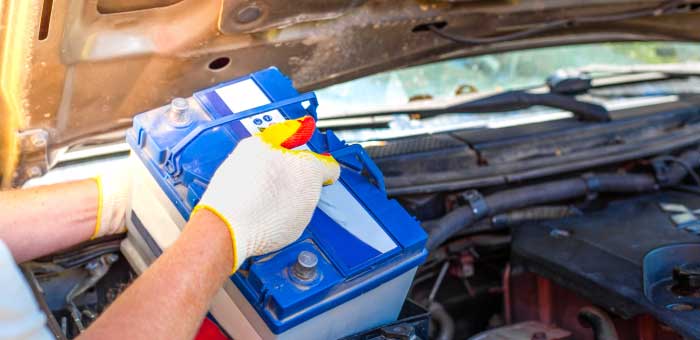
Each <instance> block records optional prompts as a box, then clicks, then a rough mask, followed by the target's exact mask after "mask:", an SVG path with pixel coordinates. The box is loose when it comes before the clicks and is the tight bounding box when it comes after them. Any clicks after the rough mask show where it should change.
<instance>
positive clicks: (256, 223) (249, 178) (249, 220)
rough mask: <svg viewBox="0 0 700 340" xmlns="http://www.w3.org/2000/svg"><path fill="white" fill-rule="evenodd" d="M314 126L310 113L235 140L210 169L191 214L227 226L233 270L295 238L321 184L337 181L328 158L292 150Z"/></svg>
mask: <svg viewBox="0 0 700 340" xmlns="http://www.w3.org/2000/svg"><path fill="white" fill-rule="evenodd" d="M314 129H315V123H314V121H313V118H311V117H308V116H307V117H304V118H302V119H298V120H288V121H285V122H282V123H278V124H273V125H271V126H270V127H268V128H267V129H265V131H263V132H262V133H258V134H256V135H255V136H252V137H250V138H246V139H244V140H242V141H241V142H240V143H238V145H237V146H236V148H235V149H234V150H233V152H232V153H231V154H230V155H229V156H228V158H227V159H226V160H224V162H223V163H222V164H221V165H220V166H219V168H218V169H217V170H216V172H215V173H214V176H213V177H212V179H211V181H210V182H209V186H208V188H207V190H206V192H205V193H204V195H203V196H202V199H201V200H200V202H199V204H198V205H197V206H196V207H195V209H194V211H193V212H192V215H194V214H195V213H197V211H199V210H201V209H206V210H209V211H211V212H212V213H214V214H215V215H217V216H218V217H219V218H221V219H222V220H223V221H224V223H226V225H227V226H228V227H229V231H230V233H231V241H232V242H233V252H234V258H233V259H234V261H233V262H234V263H233V272H235V271H236V270H237V269H238V267H240V265H241V264H242V263H243V261H245V259H246V258H248V257H250V256H255V255H263V254H266V253H269V252H272V251H275V250H278V249H280V248H282V247H284V246H286V245H288V244H290V243H292V242H294V241H295V240H296V239H298V238H299V236H300V235H301V233H302V232H303V231H304V228H305V227H306V225H307V224H309V221H310V220H311V215H312V214H313V211H314V209H315V208H316V205H317V204H318V200H319V197H320V195H321V186H322V185H324V184H332V183H333V182H335V181H336V180H337V179H338V176H339V174H340V168H339V166H338V163H337V162H336V161H335V160H334V159H333V158H332V157H331V156H328V155H319V154H316V153H313V152H311V151H307V150H290V149H292V148H294V147H297V146H300V145H303V144H305V143H306V142H307V141H308V140H309V138H311V135H312V134H313V131H314Z"/></svg>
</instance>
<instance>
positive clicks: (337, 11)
mask: <svg viewBox="0 0 700 340" xmlns="http://www.w3.org/2000/svg"><path fill="white" fill-rule="evenodd" d="M698 6H700V2H699V3H698V4H693V3H688V2H684V1H627V0H618V1H594V2H586V1H566V0H557V1H470V0H430V1H428V0H425V1H412V0H411V1H409V0H405V1H402V0H398V1H371V0H299V1H286V0H221V1H201V0H133V1H119V0H78V1H52V0H43V1H40V0H6V1H4V2H3V3H2V6H1V7H0V15H1V17H2V20H3V30H2V33H1V36H0V40H1V42H2V44H1V45H0V50H1V52H2V65H1V67H0V85H1V86H0V91H2V96H1V98H0V105H1V106H2V119H3V121H2V124H1V127H0V143H1V144H0V147H1V149H0V176H2V184H3V186H5V187H7V186H10V185H13V184H15V185H16V184H18V183H21V182H23V181H24V180H26V179H27V178H30V177H33V176H37V175H40V174H41V173H43V172H44V171H46V169H47V168H49V167H50V166H51V164H52V162H53V160H54V159H55V158H56V155H57V154H59V153H61V152H62V151H63V150H66V148H67V147H70V146H74V145H77V144H94V143H101V142H105V141H109V140H110V139H114V138H121V137H119V134H118V133H116V134H115V133H114V132H115V131H120V130H123V129H124V128H125V127H128V126H129V125H130V118H131V117H132V116H133V115H134V114H136V113H139V112H142V111H144V110H147V109H149V108H153V107H157V106H160V105H163V104H165V103H167V102H168V101H169V99H170V98H172V97H173V96H189V95H190V94H191V93H192V92H193V91H194V90H196V89H200V88H203V87H207V86H209V85H212V84H215V83H218V82H221V81H224V80H227V79H230V78H234V77H238V76H241V75H244V74H247V73H250V72H252V71H255V70H258V69H261V68H264V67H268V66H277V67H278V68H280V69H281V70H282V71H283V72H284V73H286V74H287V75H289V76H290V77H291V78H292V80H293V81H294V84H295V86H296V87H297V88H298V89H300V90H302V91H305V90H312V89H315V88H319V87H321V86H327V85H331V84H334V83H338V82H341V81H346V80H350V79H353V78H357V77H360V76H363V75H367V74H372V73H376V72H379V71H383V70H387V69H392V68H397V67H402V66H407V65H415V64H420V63H425V62H429V61H434V60H441V59H447V58H454V57H459V56H467V55H476V54H486V53H493V52H497V51H506V50H514V49H523V48H531V47H540V46H552V45H562V44H572V43H583V42H597V41H624V40H692V39H696V38H697V33H696V31H697V29H696V26H697V25H696V23H697V19H698V15H700V13H696V12H695V10H696V8H697V7H698ZM630 13H631V14H633V15H630ZM636 13H641V15H636ZM596 17H597V18H601V17H602V18H609V19H610V20H590V18H596ZM579 19H583V20H579ZM557 21H564V24H563V25H560V26H559V27H550V28H549V29H546V30H541V32H534V33H535V34H525V35H518V34H515V35H513V34H512V33H513V32H522V31H527V30H532V29H533V28H535V27H542V26H543V25H546V24H547V23H552V22H557ZM431 24H432V25H434V27H437V28H440V29H442V30H444V31H445V32H449V33H450V34H452V35H456V36H460V37H472V38H483V37H505V38H503V39H499V38H496V39H491V41H487V42H486V43H483V42H482V43H467V44H465V43H458V42H454V41H452V40H449V39H445V38H444V37H441V36H439V35H438V34H435V32H431V31H430V30H428V29H427V27H428V25H431ZM531 33H532V32H531Z"/></svg>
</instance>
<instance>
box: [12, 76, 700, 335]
mask: <svg viewBox="0 0 700 340" xmlns="http://www.w3.org/2000/svg"><path fill="white" fill-rule="evenodd" d="M634 86H635V85H624V86H618V87H615V86H613V87H609V88H603V89H596V90H595V91H599V92H598V93H597V94H598V95H603V92H604V91H609V92H614V91H615V90H620V89H622V88H627V89H629V87H634ZM595 91H592V92H595ZM699 104H700V97H697V95H693V94H690V95H680V96H676V97H674V99H673V100H671V101H668V102H662V103H657V104H651V105H643V106H638V107H633V108H625V109H619V110H611V111H610V116H611V121H610V122H585V121H581V120H578V119H576V118H567V119H559V120H553V121H547V122H542V123H532V124H527V125H519V126H512V127H504V128H497V129H488V130H483V129H466V130H456V131H448V132H444V133H435V134H430V135H419V136H412V137H404V138H400V139H388V140H385V141H381V140H380V141H376V142H375V143H372V144H371V145H367V146H365V150H366V152H367V154H368V155H369V156H370V157H371V158H372V160H373V161H374V162H375V163H376V164H377V166H378V167H379V169H380V170H381V172H382V173H383V175H384V182H385V183H386V192H387V193H388V194H389V196H390V197H393V198H395V199H397V200H398V202H399V203H400V204H401V205H402V206H403V208H404V209H406V210H407V211H408V213H409V214H410V215H412V216H415V217H416V219H417V220H419V221H420V222H421V225H422V227H423V229H424V230H425V231H426V233H427V235H428V241H427V245H426V248H427V249H428V250H429V254H428V257H427V259H426V260H425V262H424V263H423V264H422V265H420V266H419V267H418V269H417V271H416V273H415V277H414V278H413V280H412V282H411V283H410V290H409V291H408V296H407V299H406V300H405V302H404V303H403V307H402V309H401V312H400V314H399V316H398V321H396V322H393V323H389V324H382V325H379V327H378V328H375V327H372V328H371V329H367V330H365V331H362V332H360V333H358V334H356V335H353V336H351V337H349V338H348V339H417V338H420V339H467V338H470V337H472V338H473V339H680V338H683V337H685V338H698V337H700V327H699V326H698V323H697V322H696V320H697V318H698V317H700V314H698V313H700V310H699V309H698V308H700V290H699V289H700V288H699V287H700V285H699V284H698V277H699V276H698V275H700V273H698V263H700V257H699V256H698V254H700V251H698V249H697V247H696V246H697V243H698V242H697V241H698V239H697V238H698V237H699V236H698V235H699V234H700V219H699V218H698V217H699V216H700V212H698V209H700V197H698V192H699V190H698V188H697V186H696V185H700V183H696V182H695V181H697V180H698V176H697V174H695V170H694V168H697V167H698V166H700V151H698V150H697V145H698V142H699V141H700V137H698V136H700V135H698V131H697V130H698V129H700V118H699V117H698V113H699V111H700V106H699ZM365 174H366V171H365ZM370 177H371V176H370ZM372 183H375V184H376V182H372ZM188 197H189V196H188ZM122 242H123V240H121V239H118V238H114V237H112V238H109V239H99V240H95V241H92V242H90V243H88V244H84V245H82V246H80V247H78V248H76V249H71V250H68V251H66V252H63V253H61V254H57V255H54V256H51V257H47V258H43V259H39V260H37V261H34V262H31V263H26V264H24V265H23V270H24V272H25V275H27V277H28V278H29V279H30V280H29V281H30V282H31V283H33V286H34V288H35V290H36V292H38V293H37V296H39V297H40V298H41V300H43V301H44V303H42V306H43V307H44V308H45V309H46V311H47V312H50V314H51V315H53V316H54V318H51V319H50V323H49V324H50V325H51V326H52V330H53V331H54V334H56V335H57V336H58V337H59V338H73V337H74V336H76V335H77V334H79V333H80V330H81V328H84V327H86V326H87V325H89V323H90V322H91V321H92V320H94V318H95V317H96V316H97V315H99V313H100V312H101V311H103V310H104V308H106V306H107V305H108V304H109V303H110V302H111V301H113V300H114V298H115V297H116V296H117V295H118V294H119V293H120V292H121V291H122V290H123V289H124V288H125V287H126V286H127V285H128V283H129V282H130V281H131V280H133V279H134V278H135V277H136V276H137V273H138V272H139V271H140V269H137V270H135V268H133V264H132V265H130V264H129V262H127V261H126V259H125V256H124V253H123V248H120V245H121V244H122Z"/></svg>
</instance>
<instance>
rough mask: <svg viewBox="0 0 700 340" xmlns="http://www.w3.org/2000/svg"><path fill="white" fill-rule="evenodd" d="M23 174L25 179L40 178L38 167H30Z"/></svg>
mask: <svg viewBox="0 0 700 340" xmlns="http://www.w3.org/2000/svg"><path fill="white" fill-rule="evenodd" d="M24 174H25V176H27V178H34V177H39V176H41V168H40V167H38V166H30V167H29V168H27V170H26V171H25V173H24Z"/></svg>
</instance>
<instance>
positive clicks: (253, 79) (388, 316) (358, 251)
mask: <svg viewBox="0 0 700 340" xmlns="http://www.w3.org/2000/svg"><path fill="white" fill-rule="evenodd" d="M317 105H318V103H317V101H316V97H315V95H314V94H313V93H307V94H302V95H300V94H299V93H297V91H296V90H295V89H294V88H293V87H292V85H291V82H290V81H289V79H287V78H286V77H285V76H284V75H282V74H281V73H280V72H279V71H278V70H277V69H276V68H269V69H265V70H262V71H259V72H256V73H253V74H251V75H249V76H246V77H243V78H239V79H236V80H233V81H230V82H226V83H223V84H220V85H217V86H214V87H212V88H208V89H205V90H202V91H199V92H197V93H195V94H194V95H193V97H190V98H187V99H184V100H183V99H177V100H175V101H173V103H172V104H171V105H168V106H165V107H162V108H158V109H154V110H151V111H148V112H145V113H142V114H139V115H137V116H136V117H135V118H134V125H133V129H131V130H130V131H129V132H128V133H127V141H128V142H129V144H130V146H131V148H132V158H137V159H138V160H140V163H141V164H142V165H143V167H144V168H145V169H147V172H146V171H143V173H144V174H147V175H146V176H145V177H149V176H150V177H151V178H150V179H143V180H145V181H155V182H156V183H157V186H155V185H154V187H155V188H158V189H159V190H160V191H162V193H164V194H165V195H162V194H159V195H160V196H158V195H154V196H153V198H149V199H151V200H160V201H165V202H160V203H161V204H163V205H167V206H172V207H174V210H173V211H177V212H178V213H179V215H180V216H181V217H182V221H185V220H187V219H188V218H189V214H190V212H191V210H192V208H193V207H194V206H195V205H196V204H197V202H198V201H199V198H200V197H201V195H202V193H203V192H204V190H205V189H206V187H207V184H208V182H209V179H210V178H211V176H212V175H213V173H214V171H215V170H216V169H217V167H218V166H219V164H220V163H221V162H222V161H223V159H224V158H225V157H226V156H227V155H228V154H229V153H230V152H231V151H232V150H233V149H234V148H235V146H236V144H237V143H238V141H240V140H241V139H243V138H246V137H249V136H251V134H252V133H255V132H257V131H259V130H260V129H264V128H265V127H266V126H268V125H269V124H272V123H275V122H279V121H282V120H285V119H294V118H299V117H302V116H304V115H312V116H313V117H314V118H316V107H317ZM303 147H308V148H310V149H311V150H313V151H316V152H329V153H330V154H331V155H333V156H334V157H335V158H336V159H337V160H338V162H339V163H340V164H341V176H340V180H339V181H338V182H337V183H336V184H333V185H330V186H327V187H324V188H323V189H322V193H321V200H320V202H319V205H318V207H317V209H316V210H315V212H314V215H313V217H312V220H311V222H310V223H309V225H308V227H307V228H306V230H305V231H304V233H303V235H302V236H301V238H300V239H299V240H297V241H296V242H295V243H293V244H291V245H289V246H288V247H285V248H284V249H282V250H280V251H278V252H275V253H273V254H268V255H266V256H261V257H254V258H250V259H248V260H247V261H246V262H245V263H244V265H243V266H242V267H241V269H240V270H239V271H238V272H237V273H236V274H234V275H233V276H231V278H230V279H231V281H232V282H233V285H229V287H228V288H229V289H224V292H225V293H226V295H228V298H229V299H231V301H234V300H236V299H235V295H237V294H238V293H239V292H240V294H242V296H243V297H244V298H245V302H247V304H249V305H250V307H252V310H253V311H254V312H255V313H256V314H257V316H259V319H262V320H263V321H264V326H265V327H266V328H267V330H264V329H263V330H261V329H260V328H261V327H262V325H260V324H259V322H256V321H255V320H259V319H258V318H257V317H255V316H254V315H251V313H250V311H251V308H249V307H248V306H243V305H244V304H245V303H244V302H241V301H235V304H236V308H237V309H238V311H239V312H240V313H242V315H244V316H245V318H246V319H247V322H248V323H249V324H250V325H252V327H253V328H254V329H255V330H256V332H257V333H258V335H259V336H260V337H261V338H270V337H272V338H277V337H278V335H281V334H283V333H284V334H286V333H290V332H288V331H291V330H293V329H294V328H295V327H296V326H298V325H300V324H302V323H310V322H313V323H314V325H313V327H311V328H310V327H309V326H308V325H307V327H306V328H307V329H315V331H314V333H315V337H321V336H324V337H325V336H329V335H331V336H334V337H339V336H343V335H348V334H352V333H354V332H357V331H361V330H362V329H365V328H370V327H376V326H378V325H380V323H384V322H390V321H392V320H393V319H395V318H396V316H397V315H398V312H399V309H400V307H401V304H402V302H403V299H404V298H405V295H406V293H407V290H408V287H409V286H410V281H411V280H412V276H413V273H414V270H415V268H416V267H417V266H418V265H419V264H420V263H421V262H423V260H424V259H425V256H426V254H427V252H426V251H425V249H424V244H425V241H426V235H425V233H424V232H423V230H422V229H421V227H420V225H419V224H418V223H417V222H416V220H415V219H414V218H412V217H411V216H409V215H408V213H406V211H405V210H404V209H403V208H402V207H401V206H400V205H399V204H398V203H397V202H396V201H394V200H389V199H387V197H386V193H385V191H384V182H383V178H382V175H381V173H380V172H379V170H378V168H377V167H376V165H375V164H374V163H373V162H372V160H371V159H370V158H369V157H368V156H367V155H366V154H365V152H364V150H363V149H362V148H361V147H360V146H359V145H346V144H345V143H344V142H342V141H340V140H339V139H338V138H337V137H336V136H335V135H334V134H333V133H332V132H331V131H328V132H326V133H322V132H320V131H318V130H317V131H315V132H314V135H313V137H312V139H311V141H310V142H309V143H308V144H307V145H306V146H303ZM134 156H136V157H134ZM137 163H138V162H137ZM241 166H245V165H244V164H242V165H241ZM230 190H231V195H235V194H236V188H230ZM139 195H141V196H149V194H148V193H147V192H146V191H144V193H139ZM149 197H150V196H149ZM159 197H160V198H159ZM162 197H167V200H165V199H163V198H162ZM150 210H157V209H150ZM148 214H151V212H149V209H141V210H140V209H139V207H138V205H137V204H136V203H133V207H132V212H131V215H132V216H131V217H130V222H129V225H130V233H132V232H134V231H135V232H136V233H137V234H138V235H136V236H138V237H141V238H143V239H144V240H145V241H146V242H145V244H147V245H148V247H147V248H149V249H147V250H148V251H149V252H150V253H151V255H152V256H157V255H159V254H160V252H161V250H162V248H164V247H166V246H167V244H166V245H164V244H160V243H163V242H160V243H159V242H158V239H157V237H153V235H154V234H158V233H162V232H163V231H162V230H158V228H161V226H160V224H161V223H153V222H149V221H154V217H153V216H151V217H149V216H145V215H148ZM180 216H178V217H177V218H175V219H179V217H180ZM159 218H160V217H159ZM156 221H157V219H156ZM177 224H178V227H179V228H182V225H180V224H181V223H177ZM132 227H133V228H132ZM132 229H133V230H132ZM302 251H306V252H310V253H311V254H312V255H311V257H312V259H311V260H313V257H315V258H316V260H317V263H316V264H315V266H314V268H311V269H310V270H311V272H310V274H309V275H310V276H311V278H305V277H304V275H300V274H299V273H300V272H299V271H298V270H297V268H295V265H297V266H298V264H297V262H298V261H299V254H300V253H301V252H302ZM304 254H305V255H304V256H308V255H309V254H308V253H304ZM306 260H308V258H306ZM312 262H313V261H312ZM311 264H314V263H311ZM302 274H303V273H302ZM307 274H308V273H307ZM225 287H226V286H225ZM378 287H388V288H384V289H385V290H387V291H386V292H382V293H381V294H382V295H381V296H375V297H374V299H375V300H374V301H364V302H362V303H360V302H358V301H361V300H362V296H363V295H365V294H366V297H365V298H364V299H365V300H367V299H368V298H370V297H371V294H368V293H369V292H372V291H374V290H376V289H377V288H378ZM219 295H221V294H219ZM220 298H221V297H220V296H217V299H220ZM377 298H381V299H382V301H377V300H376V299H377ZM224 299H225V298H224ZM384 299H386V301H385V300H384ZM219 303H221V301H219ZM353 303H356V304H358V305H357V306H353V307H352V308H349V307H348V308H345V309H339V308H337V307H339V306H341V305H348V306H349V305H351V304H353ZM383 303H386V304H387V306H392V307H391V308H390V309H391V310H389V311H387V308H388V307H386V306H385V307H380V305H382V304H383ZM213 305H217V302H216V301H215V302H214V304H213ZM372 305H375V306H372ZM394 305H397V307H393V306H394ZM346 307H347V306H346ZM394 309H395V310H394ZM222 310H223V309H222ZM331 310H334V312H333V313H331V312H330V311H331ZM343 311H352V312H351V313H350V312H343ZM340 312H342V313H345V314H349V315H339V313H340ZM237 313H238V312H237ZM237 313H236V314H237ZM342 313H341V314H342ZM367 313H376V315H371V314H370V315H369V316H368V315H366V314H367ZM212 314H213V316H214V317H215V318H216V320H217V321H218V322H219V323H220V324H222V325H223V327H224V328H225V329H226V330H227V331H228V332H229V333H230V334H231V335H233V336H234V337H235V336H236V335H239V336H240V333H239V334H235V333H237V331H236V330H235V329H228V328H235V327H228V328H227V322H226V321H227V320H226V319H227V318H237V317H238V316H235V315H228V314H232V313H228V312H227V313H223V312H221V311H219V312H218V313H217V311H215V310H213V309H212ZM222 314H223V315H222ZM351 314H354V315H351ZM326 315H328V318H327V317H325V316H326ZM339 316H340V318H339ZM253 319H255V320H253ZM354 319H357V320H356V321H353V320H354ZM358 320H359V321H358ZM307 321H308V322H307ZM339 322H340V323H347V325H348V326H347V327H342V326H340V327H339V326H338V323H339ZM238 323H240V320H238V321H236V322H235V323H232V324H238ZM357 328H360V329H357ZM324 329H326V330H324ZM292 333H293V332H292ZM307 333H308V332H307ZM290 334H291V333H290ZM308 335H309V334H302V333H299V334H296V335H295V336H304V337H306V336H308ZM311 335H312V336H311V337H314V334H311Z"/></svg>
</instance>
